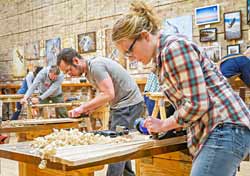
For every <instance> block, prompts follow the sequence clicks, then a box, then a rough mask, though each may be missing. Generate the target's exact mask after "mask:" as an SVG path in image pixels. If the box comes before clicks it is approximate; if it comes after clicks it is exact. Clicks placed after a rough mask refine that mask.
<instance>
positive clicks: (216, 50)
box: [201, 46, 221, 62]
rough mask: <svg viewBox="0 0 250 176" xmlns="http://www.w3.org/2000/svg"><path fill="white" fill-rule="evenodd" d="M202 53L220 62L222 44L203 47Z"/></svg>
mask: <svg viewBox="0 0 250 176" xmlns="http://www.w3.org/2000/svg"><path fill="white" fill-rule="evenodd" d="M201 53H202V55H204V56H206V57H207V58H209V59H211V60H212V61H213V62H218V61H220V60H221V47H220V46H207V47H201Z"/></svg>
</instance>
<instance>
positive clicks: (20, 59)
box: [12, 46, 26, 77]
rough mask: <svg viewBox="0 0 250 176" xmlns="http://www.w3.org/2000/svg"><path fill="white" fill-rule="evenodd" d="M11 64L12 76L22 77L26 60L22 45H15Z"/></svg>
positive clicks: (24, 73)
mask: <svg viewBox="0 0 250 176" xmlns="http://www.w3.org/2000/svg"><path fill="white" fill-rule="evenodd" d="M12 56H13V65H12V74H13V76H14V77H24V76H25V75H26V60H25V58H24V47H23V46H19V47H15V48H14V49H13V52H12Z"/></svg>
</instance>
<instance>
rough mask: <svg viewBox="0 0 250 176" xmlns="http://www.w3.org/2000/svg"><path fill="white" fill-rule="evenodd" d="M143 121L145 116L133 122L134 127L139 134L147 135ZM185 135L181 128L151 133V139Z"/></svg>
mask: <svg viewBox="0 0 250 176" xmlns="http://www.w3.org/2000/svg"><path fill="white" fill-rule="evenodd" d="M144 121H145V118H138V119H136V120H135V122H134V127H135V129H137V130H138V131H139V132H140V133H141V134H145V135H149V132H148V129H147V128H146V127H144ZM183 135H186V130H184V129H181V130H178V131H176V130H170V131H167V132H165V133H160V134H156V133H154V134H151V136H152V138H153V139H159V140H161V139H166V138H172V137H177V136H183Z"/></svg>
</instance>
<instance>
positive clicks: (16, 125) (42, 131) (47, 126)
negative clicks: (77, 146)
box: [0, 118, 83, 141]
mask: <svg viewBox="0 0 250 176" xmlns="http://www.w3.org/2000/svg"><path fill="white" fill-rule="evenodd" d="M82 120H83V119H71V118H61V119H31V120H15V121H11V122H6V121H5V122H3V123H2V125H1V127H0V134H2V133H16V134H17V138H18V141H27V140H33V139H34V138H36V137H38V136H45V135H47V134H50V133H51V132H53V129H65V128H78V127H79V123H81V122H82ZM7 123H10V124H7ZM11 123H12V125H11Z"/></svg>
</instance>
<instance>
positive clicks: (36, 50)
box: [24, 41, 40, 60]
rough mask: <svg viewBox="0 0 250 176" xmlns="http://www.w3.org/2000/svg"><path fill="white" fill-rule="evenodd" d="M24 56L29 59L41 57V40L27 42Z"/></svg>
mask: <svg viewBox="0 0 250 176" xmlns="http://www.w3.org/2000/svg"><path fill="white" fill-rule="evenodd" d="M24 57H25V58H26V59H28V60H34V59H39V57H40V42H39V41H35V42H32V43H26V44H25V46H24Z"/></svg>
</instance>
